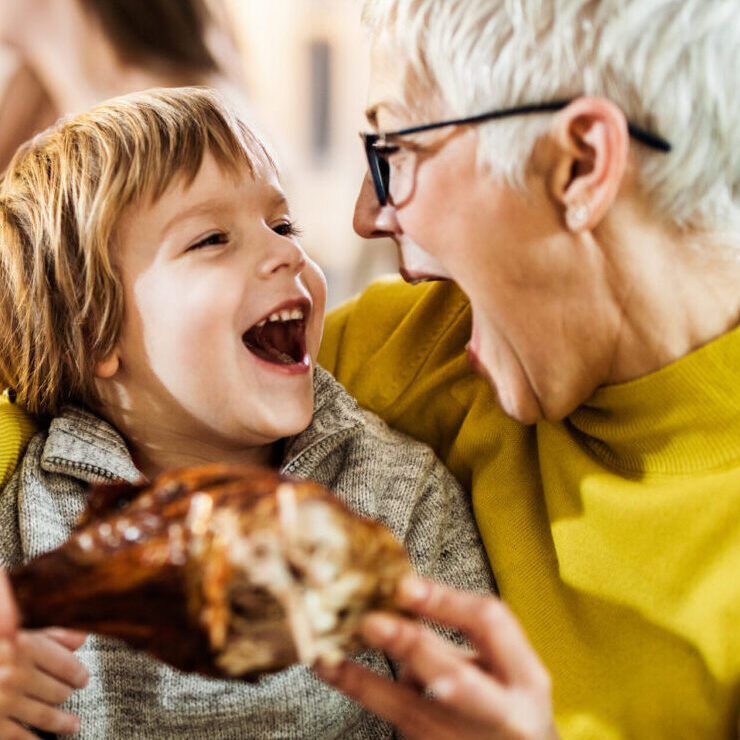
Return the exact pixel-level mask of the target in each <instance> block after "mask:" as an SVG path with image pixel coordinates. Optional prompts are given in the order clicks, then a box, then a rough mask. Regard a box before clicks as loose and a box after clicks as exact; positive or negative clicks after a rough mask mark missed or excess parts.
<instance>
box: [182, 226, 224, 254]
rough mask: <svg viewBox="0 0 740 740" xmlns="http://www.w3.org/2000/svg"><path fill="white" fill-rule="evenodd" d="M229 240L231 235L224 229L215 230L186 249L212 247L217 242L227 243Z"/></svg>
mask: <svg viewBox="0 0 740 740" xmlns="http://www.w3.org/2000/svg"><path fill="white" fill-rule="evenodd" d="M228 240H229V235H228V234H225V233H224V232H223V231H214V232H213V234H209V235H208V236H206V237H204V238H203V239H201V240H200V241H199V242H196V243H195V244H192V245H191V246H189V247H188V248H187V250H186V251H188V252H190V251H191V250H193V249H201V248H202V247H211V246H214V245H216V244H226V242H227V241H228Z"/></svg>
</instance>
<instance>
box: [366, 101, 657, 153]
mask: <svg viewBox="0 0 740 740" xmlns="http://www.w3.org/2000/svg"><path fill="white" fill-rule="evenodd" d="M572 102H573V99H572V98H571V99H569V100H554V101H552V102H550V103H538V104H536V105H520V106H517V107H515V108H506V109H505V110H500V111H491V112H489V113H480V114H479V115H477V116H468V117H467V118H456V119H455V120H452V121H442V122H439V123H426V124H423V125H421V126H411V127H410V128H404V129H401V130H399V131H393V132H392V135H393V136H404V135H406V134H417V133H421V132H422V131H429V130H431V129H435V128H442V127H445V126H462V125H464V124H468V123H480V122H482V121H493V120H496V119H497V118H508V117H510V116H519V115H526V114H527V113H544V112H547V111H556V110H562V109H563V108H565V107H566V106H567V105H569V104H570V103H572ZM627 130H628V131H629V134H630V136H632V138H634V139H636V140H637V141H639V142H641V143H643V144H646V145H647V146H649V147H652V148H653V149H657V150H659V151H661V152H670V151H671V149H672V147H671V144H670V142H668V141H667V140H666V139H664V138H663V137H662V136H658V135H657V134H652V133H650V132H649V131H646V130H645V129H644V128H641V127H640V126H636V125H635V124H633V123H630V122H629V121H627ZM386 135H388V134H386ZM380 138H383V135H382V134H381V135H380Z"/></svg>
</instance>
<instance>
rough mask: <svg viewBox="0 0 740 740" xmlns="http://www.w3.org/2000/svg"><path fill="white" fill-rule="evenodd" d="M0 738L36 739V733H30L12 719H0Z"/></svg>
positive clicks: (6, 739) (10, 739) (4, 739)
mask: <svg viewBox="0 0 740 740" xmlns="http://www.w3.org/2000/svg"><path fill="white" fill-rule="evenodd" d="M0 738H2V740H38V737H36V735H32V734H31V733H30V732H29V731H28V730H26V729H24V728H23V727H21V726H20V725H19V724H18V723H17V722H14V721H13V720H12V719H2V720H0Z"/></svg>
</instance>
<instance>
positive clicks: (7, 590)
mask: <svg viewBox="0 0 740 740" xmlns="http://www.w3.org/2000/svg"><path fill="white" fill-rule="evenodd" d="M17 629H18V609H17V607H16V605H15V597H14V596H13V589H11V587H10V581H9V580H8V574H7V573H6V572H5V569H4V568H3V567H2V566H0V637H14V636H15V632H16V630H17Z"/></svg>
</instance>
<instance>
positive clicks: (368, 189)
mask: <svg viewBox="0 0 740 740" xmlns="http://www.w3.org/2000/svg"><path fill="white" fill-rule="evenodd" d="M352 227H353V228H354V230H355V231H356V232H357V233H358V234H359V235H360V236H362V237H364V238H365V239H380V238H381V237H384V236H393V235H394V234H400V233H401V227H400V226H399V224H398V220H397V219H396V209H395V208H394V207H393V206H392V205H386V206H381V205H380V203H378V196H377V195H376V193H375V186H374V185H373V181H372V178H371V177H370V173H369V172H368V173H366V174H365V178H364V180H363V181H362V185H361V187H360V192H359V193H358V195H357V201H356V202H355V215H354V218H353V219H352Z"/></svg>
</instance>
